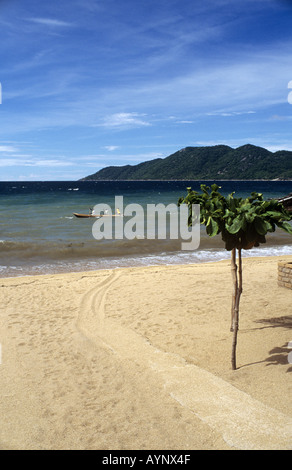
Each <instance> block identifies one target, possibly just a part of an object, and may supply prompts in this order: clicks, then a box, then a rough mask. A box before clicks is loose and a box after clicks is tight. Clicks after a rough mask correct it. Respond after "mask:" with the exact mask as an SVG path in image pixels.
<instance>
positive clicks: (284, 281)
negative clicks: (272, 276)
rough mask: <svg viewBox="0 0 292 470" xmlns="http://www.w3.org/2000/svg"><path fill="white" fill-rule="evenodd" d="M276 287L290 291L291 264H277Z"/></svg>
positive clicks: (291, 283) (282, 262) (291, 287)
mask: <svg viewBox="0 0 292 470" xmlns="http://www.w3.org/2000/svg"><path fill="white" fill-rule="evenodd" d="M278 285H279V286H280V287H287V288H288V289H292V263H287V262H285V261H280V262H279V263H278Z"/></svg>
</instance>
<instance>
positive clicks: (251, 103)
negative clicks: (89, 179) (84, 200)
mask: <svg viewBox="0 0 292 470" xmlns="http://www.w3.org/2000/svg"><path fill="white" fill-rule="evenodd" d="M291 21H292V0H291V1H289V0H204V1H203V2H202V1H198V0H58V1H57V0H51V1H50V2H40V1H39V0H0V38H1V41H0V82H1V86H2V93H1V104H0V180H2V181H3V180H11V181H12V180H14V181H17V180H23V181H24V180H76V179H79V178H82V177H83V176H87V175H89V174H92V173H94V172H95V171H97V170H99V169H101V168H103V167H105V166H109V165H124V164H136V163H139V162H141V161H145V160H151V159H153V158H156V157H166V156H168V155H170V154H171V153H173V152H175V151H177V150H179V149H181V148H183V147H186V146H200V145H215V144H226V145H230V146H231V147H238V146H240V145H243V144H246V143H251V144H254V145H260V146H263V147H265V148H268V149H270V150H272V151H276V150H279V149H286V150H292V139H291V136H292V133H291V124H292V98H291V99H289V93H290V92H292V28H291ZM289 82H291V83H289ZM290 86H291V88H289V87H290ZM291 97H292V94H291ZM289 101H291V103H290V102H289Z"/></svg>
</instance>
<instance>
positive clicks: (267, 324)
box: [243, 315, 292, 372]
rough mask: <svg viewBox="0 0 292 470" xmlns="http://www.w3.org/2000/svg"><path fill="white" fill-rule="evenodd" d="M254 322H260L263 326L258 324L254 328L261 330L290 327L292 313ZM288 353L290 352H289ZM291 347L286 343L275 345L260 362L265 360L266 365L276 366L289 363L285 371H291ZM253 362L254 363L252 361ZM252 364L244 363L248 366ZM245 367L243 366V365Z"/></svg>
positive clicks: (291, 327)
mask: <svg viewBox="0 0 292 470" xmlns="http://www.w3.org/2000/svg"><path fill="white" fill-rule="evenodd" d="M256 323H260V324H262V325H263V326H258V327H256V328H254V329H255V330H262V329H265V328H285V329H292V315H286V316H282V317H274V318H263V319H261V320H257V321H256ZM291 342H292V331H291ZM289 353H290V354H289ZM291 356H292V349H291V347H288V343H286V344H284V345H282V346H276V347H274V348H273V349H271V350H270V351H269V356H268V357H267V358H266V359H265V360H264V361H260V362H266V363H267V364H266V365H267V366H276V365H285V366H287V364H289V363H290V364H291V366H290V367H288V369H287V370H286V372H292V357H291ZM254 364H255V363H254ZM249 365H252V364H246V366H249ZM243 367H245V366H243Z"/></svg>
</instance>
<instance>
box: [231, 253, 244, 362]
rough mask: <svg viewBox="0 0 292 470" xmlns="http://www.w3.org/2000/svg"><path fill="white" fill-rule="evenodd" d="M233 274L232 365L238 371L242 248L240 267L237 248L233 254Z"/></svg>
mask: <svg viewBox="0 0 292 470" xmlns="http://www.w3.org/2000/svg"><path fill="white" fill-rule="evenodd" d="M231 272H232V278H233V296H232V315H231V331H233V340H232V353H231V365H232V369H233V370H235V369H236V346H237V333H238V327H239V302H240V296H241V293H242V261H241V248H239V249H238V267H237V264H236V248H233V250H232V253H231Z"/></svg>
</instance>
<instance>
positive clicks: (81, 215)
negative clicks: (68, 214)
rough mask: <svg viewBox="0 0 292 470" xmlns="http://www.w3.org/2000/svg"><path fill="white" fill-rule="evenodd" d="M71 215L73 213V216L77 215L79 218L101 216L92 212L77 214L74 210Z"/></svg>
mask: <svg viewBox="0 0 292 470" xmlns="http://www.w3.org/2000/svg"><path fill="white" fill-rule="evenodd" d="M73 215H75V217H79V218H83V219H87V218H89V217H95V218H99V217H102V215H94V214H77V213H76V212H74V213H73Z"/></svg>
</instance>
